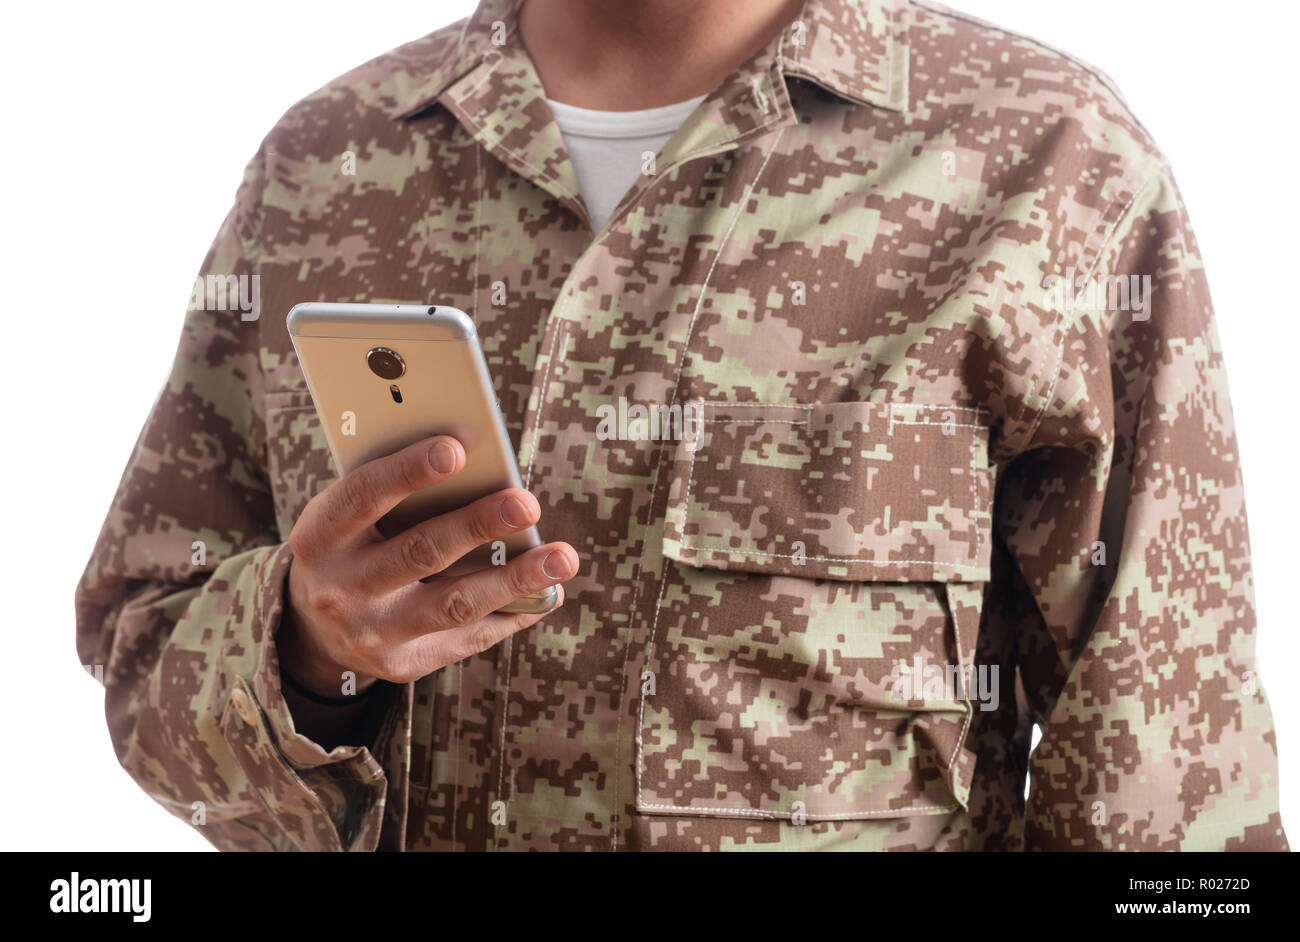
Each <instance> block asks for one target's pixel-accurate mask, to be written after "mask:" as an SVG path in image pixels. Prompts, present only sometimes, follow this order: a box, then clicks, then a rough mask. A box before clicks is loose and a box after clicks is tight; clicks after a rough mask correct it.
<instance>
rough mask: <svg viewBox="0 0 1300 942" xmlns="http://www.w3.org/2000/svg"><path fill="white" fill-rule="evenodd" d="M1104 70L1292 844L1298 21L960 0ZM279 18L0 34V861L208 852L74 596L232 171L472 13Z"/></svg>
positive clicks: (411, 6)
mask: <svg viewBox="0 0 1300 942" xmlns="http://www.w3.org/2000/svg"><path fill="white" fill-rule="evenodd" d="M953 2H954V3H955V4H956V5H959V6H960V7H961V9H962V10H963V11H965V12H968V13H971V14H972V15H975V16H978V17H981V18H983V19H987V20H991V21H993V22H996V23H999V24H1001V25H1004V26H1006V27H1008V28H1012V29H1014V30H1016V31H1017V32H1021V33H1025V34H1028V35H1030V36H1033V37H1035V38H1037V39H1041V40H1043V41H1044V42H1047V43H1050V44H1051V45H1054V46H1056V47H1058V48H1062V49H1065V50H1067V51H1069V52H1070V53H1072V54H1074V55H1076V56H1078V57H1080V58H1082V59H1083V60H1085V61H1087V62H1090V63H1093V64H1095V65H1097V66H1099V67H1100V68H1102V69H1104V70H1105V71H1106V72H1108V73H1109V74H1110V75H1111V76H1112V78H1114V79H1115V80H1116V82H1117V83H1118V84H1119V86H1120V88H1121V89H1122V90H1123V92H1124V94H1125V96H1126V97H1127V99H1128V101H1129V103H1130V104H1131V105H1132V106H1133V109H1134V110H1135V112H1136V113H1137V114H1138V116H1139V117H1140V118H1141V120H1142V121H1143V122H1144V123H1145V124H1146V125H1147V127H1148V128H1150V130H1151V131H1152V133H1153V134H1154V135H1155V137H1156V140H1157V141H1158V142H1159V143H1160V144H1161V146H1162V147H1163V149H1164V150H1165V152H1166V153H1167V154H1168V155H1169V156H1170V158H1171V159H1172V161H1173V165H1174V169H1175V172H1176V174H1177V177H1178V180H1179V183H1180V184H1181V186H1182V189H1183V193H1184V196H1185V198H1186V200H1187V202H1188V205H1189V207H1190V209H1191V214H1192V219H1193V222H1194V223H1195V226H1196V231H1197V234H1198V236H1199V238H1200V244H1201V249H1202V253H1203V255H1204V258H1205V261H1206V265H1207V267H1208V270H1209V273H1210V278H1211V285H1212V288H1213V292H1214V298H1215V303H1216V309H1217V313H1218V323H1219V331H1220V335H1221V337H1222V340H1223V346H1224V350H1225V355H1226V357H1227V363H1228V373H1229V377H1230V380H1231V383H1232V398H1233V403H1234V408H1235V413H1236V418H1237V427H1238V432H1239V435H1240V441H1241V451H1242V458H1243V462H1244V466H1245V478H1246V494H1247V499H1248V501H1249V506H1250V510H1251V518H1250V534H1251V540H1252V543H1253V548H1254V557H1255V582H1256V591H1257V597H1258V603H1259V619H1260V629H1261V630H1260V635H1259V659H1260V664H1261V665H1262V675H1263V680H1264V684H1265V688H1266V690H1267V691H1268V694H1269V696H1270V699H1271V702H1272V707H1273V715H1274V718H1275V720H1276V723H1277V733H1278V746H1279V750H1280V754H1281V760H1282V762H1281V764H1282V789H1283V805H1282V807H1283V817H1284V821H1285V822H1286V823H1287V824H1288V825H1289V826H1290V827H1291V828H1292V829H1293V833H1292V834H1291V838H1292V840H1300V684H1296V683H1293V682H1292V678H1291V676H1290V671H1291V669H1292V667H1293V666H1294V665H1295V662H1296V657H1297V655H1298V654H1300V640H1298V636H1297V632H1296V630H1295V628H1296V616H1295V613H1294V612H1293V611H1292V610H1291V608H1290V604H1289V602H1288V599H1289V596H1288V595H1287V591H1288V589H1289V588H1290V580H1291V579H1294V578H1296V567H1295V559H1296V555H1297V541H1298V540H1300V529H1298V528H1297V523H1298V521H1297V514H1296V506H1297V501H1298V499H1300V495H1298V494H1297V486H1298V485H1300V481H1298V480H1297V476H1296V470H1297V469H1296V463H1295V451H1296V449H1295V446H1294V441H1295V432H1294V430H1293V429H1291V428H1290V422H1291V418H1292V413H1293V412H1294V411H1295V409H1294V408H1293V407H1292V406H1291V404H1290V403H1291V400H1292V398H1293V397H1294V396H1295V393H1296V388H1297V387H1296V386H1293V385H1292V384H1293V383H1297V382H1298V381H1300V365H1298V364H1297V363H1296V362H1295V359H1296V351H1297V350H1300V321H1298V319H1297V317H1296V314H1297V310H1296V307H1297V305H1296V296H1297V295H1296V293H1295V290H1294V284H1295V281H1296V279H1297V277H1298V276H1300V265H1297V260H1296V248H1297V239H1296V234H1295V222H1296V209H1297V206H1296V203H1297V199H1296V179H1297V156H1298V154H1297V150H1296V140H1295V131H1294V128H1295V104H1296V102H1295V98H1296V94H1295V93H1296V91H1297V88H1296V85H1297V82H1296V80H1295V78H1294V71H1293V70H1294V67H1295V64H1296V58H1297V56H1296V52H1295V49H1294V43H1295V37H1296V36H1297V35H1298V34H1300V16H1298V15H1297V5H1295V4H1292V3H1290V2H1283V0H1268V2H1261V3H1255V4H1249V5H1247V4H1242V5H1241V6H1240V7H1238V8H1232V9H1230V10H1228V11H1227V12H1226V13H1225V11H1224V9H1223V8H1221V7H1220V6H1218V5H1213V4H1191V3H1186V2H1178V0H1074V2H1069V3H1062V2H1043V0H953ZM472 6H473V4H472V3H470V2H468V0H453V2H441V3H440V2H434V0H422V2H396V0H370V2H367V3H356V2H353V0H348V2H337V0H310V2H307V0H292V2H290V0H276V2H267V0H260V2H256V3H253V2H247V0H224V2H222V3H220V4H188V3H129V2H123V3H111V4H109V3H84V4H83V3H59V2H53V0H47V2H44V3H40V4H21V5H19V6H16V7H14V8H12V9H8V10H6V13H5V20H6V24H5V29H4V34H3V37H0V88H2V89H3V92H2V93H0V94H3V102H4V110H3V120H2V121H0V135H2V138H0V140H2V141H3V150H2V151H0V154H2V155H3V161H4V169H5V173H4V175H3V181H2V182H0V207H3V209H2V211H0V239H2V240H3V252H0V260H2V264H3V272H2V273H3V289H4V294H3V297H2V300H3V305H4V308H3V310H4V315H3V330H4V334H3V341H2V342H3V344H4V346H5V348H6V349H7V350H8V354H7V355H6V356H5V363H4V369H3V371H2V373H0V376H2V377H3V379H2V380H0V382H3V389H4V399H3V403H4V409H3V412H2V415H3V427H4V430H5V434H4V436H3V441H4V460H3V462H0V469H2V470H0V476H2V477H3V485H4V486H3V490H0V494H2V495H3V498H4V505H3V506H4V509H5V512H4V513H3V516H0V520H3V523H4V526H3V531H0V578H3V580H4V582H3V586H4V597H3V608H2V609H0V611H2V612H3V614H2V615H0V622H2V623H3V625H4V631H5V637H6V640H7V645H8V649H9V651H10V656H9V660H8V661H7V662H5V664H4V678H5V679H4V682H3V683H2V684H0V742H3V750H4V752H3V754H4V759H3V769H0V808H2V809H4V810H3V813H2V815H0V848H4V849H15V848H18V849H100V850H127V849H195V850H199V849H205V848H207V847H208V845H207V843H206V842H205V841H204V840H203V839H202V838H201V837H200V836H199V835H198V834H196V833H195V832H193V831H191V830H190V828H189V827H188V826H187V825H186V824H184V823H182V822H180V821H178V820H176V819H174V818H172V817H171V816H170V815H169V814H167V813H166V812H164V811H163V810H162V809H161V808H159V807H158V806H156V805H155V804H154V803H153V802H152V801H151V800H150V799H148V798H146V797H145V796H144V794H143V793H142V792H140V791H139V790H138V789H137V788H136V786H135V784H134V783H133V782H132V781H131V780H130V779H129V778H128V777H127V775H126V774H125V773H124V772H122V771H121V769H120V768H119V767H118V765H117V763H116V760H115V759H114V756H113V752H112V749H111V747H110V744H109V739H108V735H107V732H106V729H105V726H104V721H103V714H102V696H101V692H100V688H99V687H98V685H97V684H96V683H95V682H94V681H93V680H92V679H91V678H90V677H89V676H88V675H86V674H85V673H84V672H82V671H81V669H80V667H79V666H78V664H77V658H76V654H75V650H74V647H73V607H72V593H73V589H74V587H75V585H76V582H77V579H78V577H79V576H80V574H81V570H82V568H83V566H84V565H85V562H86V558H87V557H88V555H89V553H90V549H91V546H92V544H93V543H94V540H95V536H96V535H97V533H98V531H99V526H100V523H101V521H102V519H103V517H104V513H105V511H106V509H107V507H108V503H109V500H110V498H111V496H112V494H113V491H114V489H115V487H116V485H117V481H118V477H119V475H120V474H121V470H122V468H123V466H124V465H125V463H126V459H127V456H128V454H129V452H130V450H131V447H132V444H133V442H134V440H135V436H136V434H137V432H138V431H139V429H140V426H141V424H142V423H143V421H144V418H145V416H146V415H147V413H148V411H149V408H150V406H151V405H152V403H153V400H154V397H155V396H156V395H157V393H158V391H159V389H160V388H161V386H162V384H163V381H164V379H165V378H166V375H167V371H168V367H169V365H170V363H171V358H172V355H173V353H174V351H175V347H176V342H177V339H178V337H179V332H180V327H181V321H182V316H183V313H184V309H185V305H186V302H187V300H188V295H189V290H190V286H191V284H192V281H193V278H194V275H195V273H196V271H197V269H198V265H199V263H200V261H201V260H202V258H203V255H204V253H205V252H206V250H207V247H208V244H209V242H210V240H211V238H212V236H213V235H214V234H215V232H216V229H217V226H218V225H219V224H220V222H221V220H222V218H223V217H224V215H225V213H226V211H227V209H228V208H229V206H230V203H231V200H232V199H233V196H234V192H235V187H236V185H237V184H238V182H239V180H240V177H241V175H242V172H243V168H244V164H245V163H246V162H247V160H248V159H249V157H251V156H252V154H253V152H254V151H255V150H256V148H257V146H258V143H259V142H260V140H261V138H262V136H263V135H264V134H265V133H266V132H267V131H268V130H269V129H270V127H271V126H272V124H274V122H275V120H276V119H277V118H278V117H279V116H280V115H281V114H282V113H283V112H284V110H285V109H286V108H288V107H289V105H291V104H292V103H293V102H294V101H296V100H298V99H299V98H301V97H303V96H304V95H306V94H308V93H310V92H311V91H313V90H314V89H316V88H318V87H319V86H321V85H323V84H324V83H325V82H327V81H328V80H329V79H330V78H332V77H334V76H336V75H338V74H339V73H341V72H344V71H347V70H348V69H349V68H351V67H352V66H354V65H357V64H359V63H361V62H363V61H365V60H366V59H369V58H371V57H372V56H374V55H376V54H378V53H380V52H383V51H384V50H386V49H389V48H391V47H393V46H396V45H399V44H400V43H402V42H406V41H408V40H411V39H415V38H417V37H419V36H422V35H424V34H426V33H428V32H431V31H432V30H434V29H436V28H438V27H440V26H442V25H443V24H445V23H447V22H450V21H452V20H454V19H458V18H460V17H461V16H463V15H465V14H466V13H468V12H469V11H470V10H471V9H472Z"/></svg>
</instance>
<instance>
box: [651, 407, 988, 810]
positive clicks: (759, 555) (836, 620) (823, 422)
mask: <svg viewBox="0 0 1300 942" xmlns="http://www.w3.org/2000/svg"><path fill="white" fill-rule="evenodd" d="M693 408H694V409H695V410H696V411H695V413H694V418H696V419H698V420H699V424H698V426H697V427H698V430H699V434H698V435H696V436H694V438H692V436H691V435H690V432H691V423H690V422H688V423H686V425H685V431H686V433H687V434H686V436H685V437H684V438H683V440H682V441H680V442H678V443H677V445H676V446H675V448H676V451H675V457H674V461H673V466H672V469H671V472H670V473H671V480H670V484H669V498H668V505H667V511H666V524H665V530H664V537H663V552H664V555H665V556H666V557H667V559H666V561H665V565H664V568H665V575H664V579H665V584H664V586H663V591H662V594H661V600H660V603H659V608H658V610H657V611H656V614H655V624H654V628H653V629H652V634H653V636H654V644H655V646H654V649H653V651H652V652H651V662H650V663H651V665H652V672H653V676H643V678H642V713H641V725H640V727H639V737H638V752H637V809H638V811H640V812H642V813H645V814H666V815H707V816H729V817H741V818H744V817H751V818H773V819H789V820H791V821H792V822H794V823H800V820H801V819H803V820H808V821H818V820H853V819H867V818H873V817H901V816H905V815H912V814H937V813H943V812H948V811H952V810H955V809H956V808H957V807H958V806H962V807H964V806H965V804H966V802H967V800H968V797H969V791H970V778H971V772H972V770H973V757H972V756H971V754H970V753H969V752H968V751H967V750H964V749H963V743H964V740H965V736H966V731H967V729H968V726H969V721H970V717H971V715H972V709H973V704H972V685H971V681H972V680H973V679H975V675H973V674H972V672H971V671H972V667H973V655H974V648H975V642H976V638H977V635H978V632H979V618H980V607H981V602H982V596H983V586H984V584H985V583H986V582H987V581H988V578H989V559H990V539H991V525H990V513H989V505H990V500H991V495H992V487H993V480H992V473H991V471H990V469H989V463H988V428H987V421H986V419H985V414H984V412H983V411H982V410H978V409H971V408H958V407H951V408H948V407H943V406H911V405H900V404H889V403H883V404H882V403H861V402H859V403H836V404H815V405H784V404H779V405H778V404H766V403H757V404H749V403H744V404H738V403H717V402H696V403H694V404H693ZM975 689H976V690H978V688H975ZM976 695H978V694H976Z"/></svg>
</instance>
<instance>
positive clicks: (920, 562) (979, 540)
mask: <svg viewBox="0 0 1300 942" xmlns="http://www.w3.org/2000/svg"><path fill="white" fill-rule="evenodd" d="M840 404H841V403H808V404H806V405H798V404H794V405H792V404H790V403H776V402H743V403H729V402H728V403H720V404H719V405H722V406H724V407H725V408H728V409H730V408H733V407H734V406H745V407H757V406H778V407H781V408H790V409H806V410H807V413H808V417H807V419H806V420H796V419H764V418H761V417H759V418H753V419H704V420H703V421H702V422H701V424H703V425H714V424H724V425H736V424H755V425H768V424H774V425H775V424H780V425H803V424H805V423H806V424H809V425H811V423H812V414H813V409H814V407H816V406H818V405H840ZM872 404H873V403H864V405H872ZM708 405H709V404H708V403H704V402H703V401H701V406H702V407H704V408H707V407H708ZM918 408H926V409H946V410H947V411H950V412H953V411H957V412H974V413H975V414H977V415H978V414H981V413H984V412H987V411H988V410H987V409H985V408H984V407H983V406H974V407H971V406H919V407H918ZM895 425H939V426H944V425H947V423H943V422H921V421H905V420H901V419H895V418H894V403H892V402H891V403H890V404H889V430H890V434H891V435H892V434H893V428H894V426H895ZM948 427H949V428H970V429H975V430H977V431H978V430H979V429H983V428H986V427H987V426H983V425H975V424H967V425H948ZM978 448H979V436H977V435H972V436H971V461H970V463H969V464H968V465H967V468H966V474H967V476H968V477H969V478H970V491H971V514H972V516H973V517H977V518H978V517H979V516H981V515H982V513H983V511H982V509H981V507H980V503H979V495H978V488H977V487H976V467H975V464H976V461H977V459H978V457H979V453H978V451H977V450H976V449H978ZM700 451H701V449H699V448H696V449H695V450H693V451H692V452H691V466H690V470H689V471H688V472H687V475H686V492H685V495H684V497H683V500H682V508H683V516H682V541H681V543H682V549H684V550H695V551H697V552H705V553H720V554H722V555H724V556H733V557H734V556H739V557H753V556H761V557H764V558H767V559H794V558H795V555H794V554H793V553H764V552H761V551H759V550H743V549H738V550H732V549H721V548H714V547H711V546H706V545H703V544H700V543H693V542H691V538H690V537H689V536H687V535H686V523H687V521H688V520H689V518H690V514H691V488H692V487H694V485H695V459H696V457H697V456H698V455H699V453H700ZM973 522H974V524H975V558H976V559H979V558H980V554H981V552H982V551H983V549H984V529H983V527H981V526H980V525H979V522H978V520H976V521H973ZM802 558H803V559H805V560H807V561H809V562H815V563H859V564H865V565H869V566H942V567H944V568H945V569H969V570H973V571H983V569H984V568H985V567H983V566H980V565H978V564H976V563H952V562H938V561H936V560H929V559H887V560H877V559H864V558H862V557H858V556H846V557H836V556H804V557H802Z"/></svg>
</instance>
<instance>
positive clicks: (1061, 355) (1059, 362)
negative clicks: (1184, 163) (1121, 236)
mask: <svg viewBox="0 0 1300 942" xmlns="http://www.w3.org/2000/svg"><path fill="white" fill-rule="evenodd" d="M1166 170H1167V168H1166V167H1165V166H1164V165H1163V164H1157V165H1156V167H1155V168H1154V169H1152V170H1151V172H1150V173H1148V174H1147V175H1146V176H1145V177H1144V178H1142V182H1141V183H1140V184H1139V185H1138V187H1137V189H1135V190H1134V191H1133V195H1132V196H1130V197H1129V198H1128V201H1127V202H1126V203H1125V204H1124V207H1123V209H1121V210H1120V211H1119V213H1118V215H1116V216H1115V219H1114V221H1113V222H1111V224H1110V228H1109V229H1107V230H1106V234H1105V235H1104V236H1103V237H1102V239H1101V241H1100V242H1098V244H1097V251H1096V254H1094V255H1093V258H1092V261H1091V262H1090V263H1089V265H1088V268H1087V274H1086V276H1085V279H1084V280H1085V282H1090V281H1092V279H1094V278H1095V277H1096V275H1097V270H1098V269H1099V268H1100V266H1101V260H1102V259H1103V258H1105V257H1106V251H1107V250H1108V249H1109V248H1110V247H1111V246H1113V245H1114V244H1115V237H1116V235H1117V234H1118V233H1119V232H1120V230H1121V228H1122V227H1123V225H1124V223H1125V221H1126V220H1128V219H1129V218H1131V215H1132V213H1133V207H1135V206H1136V205H1137V204H1138V201H1139V200H1140V199H1141V198H1142V195H1143V194H1144V193H1146V191H1147V188H1148V187H1150V186H1151V184H1152V182H1154V181H1155V180H1156V179H1157V178H1158V177H1160V176H1161V175H1162V174H1164V173H1165V172H1166ZM1117 205H1119V200H1115V201H1114V202H1113V203H1111V204H1110V206H1109V207H1107V210H1108V211H1109V210H1110V209H1112V208H1114V207H1115V206H1117ZM1103 215H1104V214H1103ZM1065 316H1066V312H1065V311H1061V312H1060V313H1059V315H1058V316H1057V318H1056V323H1055V325H1054V327H1055V332H1058V333H1059V334H1060V339H1059V340H1058V341H1057V343H1056V345H1055V349H1054V353H1055V359H1054V361H1052V363H1051V365H1050V367H1049V372H1044V373H1042V374H1039V373H1038V368H1037V364H1035V368H1034V372H1033V374H1032V375H1031V379H1030V382H1031V383H1032V384H1033V385H1035V386H1036V385H1038V383H1039V378H1040V375H1041V376H1042V377H1043V378H1046V377H1047V376H1048V375H1050V376H1051V377H1052V381H1051V384H1050V385H1049V386H1048V387H1047V389H1046V390H1044V391H1043V393H1042V405H1040V406H1039V407H1038V409H1037V410H1035V412H1034V417H1033V419H1032V420H1031V421H1030V422H1029V424H1028V425H1027V426H1026V427H1025V431H1024V434H1023V435H1021V436H1019V438H1017V439H1015V440H1013V441H1012V442H1011V443H1009V446H1008V451H1009V453H1010V454H1012V455H1018V454H1021V453H1022V452H1023V450H1024V448H1025V446H1026V445H1028V444H1029V443H1030V442H1031V441H1033V439H1034V436H1035V435H1036V434H1037V433H1038V427H1039V426H1040V425H1042V424H1043V417H1044V416H1045V415H1047V410H1048V408H1049V407H1050V406H1051V405H1052V397H1053V396H1054V395H1055V394H1056V386H1057V383H1058V382H1059V381H1060V378H1061V371H1062V370H1063V369H1064V367H1065V343H1066V339H1067V337H1068V335H1069V330H1068V325H1067V324H1066V323H1065ZM1031 392H1032V390H1031Z"/></svg>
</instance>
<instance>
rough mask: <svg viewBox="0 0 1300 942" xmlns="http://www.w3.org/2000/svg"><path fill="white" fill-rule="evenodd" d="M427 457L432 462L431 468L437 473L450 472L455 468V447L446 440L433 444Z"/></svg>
mask: <svg viewBox="0 0 1300 942" xmlns="http://www.w3.org/2000/svg"><path fill="white" fill-rule="evenodd" d="M429 459H430V461H432V462H433V470H435V471H437V472H438V473H439V474H451V472H453V471H455V470H456V449H455V448H452V447H451V446H450V445H448V444H447V443H446V442H438V444H436V445H434V446H433V451H432V452H430V455H429Z"/></svg>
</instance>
